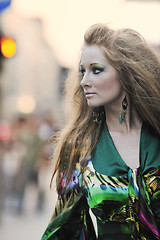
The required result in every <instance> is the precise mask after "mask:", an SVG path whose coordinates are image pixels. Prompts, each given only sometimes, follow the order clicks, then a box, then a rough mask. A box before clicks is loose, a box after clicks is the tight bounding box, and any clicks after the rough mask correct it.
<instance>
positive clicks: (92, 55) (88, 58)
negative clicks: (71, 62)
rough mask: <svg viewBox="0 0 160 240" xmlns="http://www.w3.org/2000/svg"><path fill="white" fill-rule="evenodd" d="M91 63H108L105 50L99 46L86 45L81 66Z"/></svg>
mask: <svg viewBox="0 0 160 240" xmlns="http://www.w3.org/2000/svg"><path fill="white" fill-rule="evenodd" d="M91 63H101V64H105V63H108V60H107V57H106V56H105V54H104V50H103V49H102V48H101V47H99V46H97V45H91V46H88V45H85V46H84V47H83V49H82V53H81V59H80V64H81V65H86V64H91Z"/></svg>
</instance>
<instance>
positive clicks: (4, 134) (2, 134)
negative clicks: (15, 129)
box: [0, 124, 11, 141]
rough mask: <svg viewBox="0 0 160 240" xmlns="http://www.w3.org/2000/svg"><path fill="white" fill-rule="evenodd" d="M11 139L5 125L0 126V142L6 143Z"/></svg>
mask: <svg viewBox="0 0 160 240" xmlns="http://www.w3.org/2000/svg"><path fill="white" fill-rule="evenodd" d="M10 137H11V128H10V126H9V125H7V124H0V140H1V141H6V140H8V139H9V138H10Z"/></svg>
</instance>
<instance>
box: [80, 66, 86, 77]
mask: <svg viewBox="0 0 160 240" xmlns="http://www.w3.org/2000/svg"><path fill="white" fill-rule="evenodd" d="M79 73H80V75H81V76H84V74H85V69H84V68H80V69H79Z"/></svg>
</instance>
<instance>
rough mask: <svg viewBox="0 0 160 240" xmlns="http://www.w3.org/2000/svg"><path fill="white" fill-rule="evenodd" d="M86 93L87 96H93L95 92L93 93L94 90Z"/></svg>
mask: <svg viewBox="0 0 160 240" xmlns="http://www.w3.org/2000/svg"><path fill="white" fill-rule="evenodd" d="M84 94H85V96H86V98H91V97H93V96H94V95H95V93H93V92H85V93H84Z"/></svg>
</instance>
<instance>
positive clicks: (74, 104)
mask: <svg viewBox="0 0 160 240" xmlns="http://www.w3.org/2000/svg"><path fill="white" fill-rule="evenodd" d="M84 45H87V46H91V45H96V46H99V47H100V48H102V49H103V51H104V54H105V56H106V58H107V60H108V61H109V63H110V64H111V65H112V66H113V67H114V68H115V69H116V71H117V73H118V75H119V79H120V81H121V84H122V86H123V87H124V89H125V91H126V92H127V93H128V95H129V96H130V98H131V102H132V104H134V106H135V108H136V110H137V112H138V114H139V116H140V117H141V119H142V121H143V122H146V123H147V124H149V125H151V126H152V127H153V128H154V129H155V130H156V131H157V133H158V134H160V61H159V58H158V56H157V55H156V53H155V52H154V50H153V49H152V48H151V46H150V45H149V44H148V43H147V42H146V41H145V40H144V38H143V37H142V36H141V35H140V34H139V33H138V32H136V31H134V30H132V29H129V28H124V29H117V30H114V29H111V28H110V27H109V26H108V25H106V24H95V25H93V26H91V27H90V28H89V29H88V30H87V31H86V33H85V35H84ZM80 81H81V75H80V74H79V66H78V69H77V70H76V71H71V73H70V74H69V76H68V78H67V80H66V83H65V97H66V101H67V110H68V111H67V113H68V116H69V118H67V121H66V125H65V126H64V128H63V129H62V130H61V131H59V132H58V133H57V134H56V135H54V136H53V140H54V141H56V147H55V151H54V161H55V162H56V164H55V169H54V172H53V176H52V179H53V177H54V175H55V174H56V173H57V174H58V175H57V190H58V191H59V190H60V188H61V181H62V179H63V178H66V179H67V182H69V180H70V179H71V177H72V173H73V170H74V168H75V164H76V162H77V161H79V162H80V165H81V167H82V170H83V166H84V165H85V164H86V161H87V160H88V156H90V155H91V154H92V152H93V151H94V149H95V146H96V143H97V141H98V137H99V135H100V132H101V129H102V126H103V124H104V121H105V115H104V121H102V122H101V123H100V124H98V125H97V124H95V123H94V122H93V119H92V111H93V109H92V108H90V107H88V105H87V102H86V99H85V97H84V94H83V89H82V87H81V86H80ZM93 136H94V141H93ZM62 173H63V174H62Z"/></svg>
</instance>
